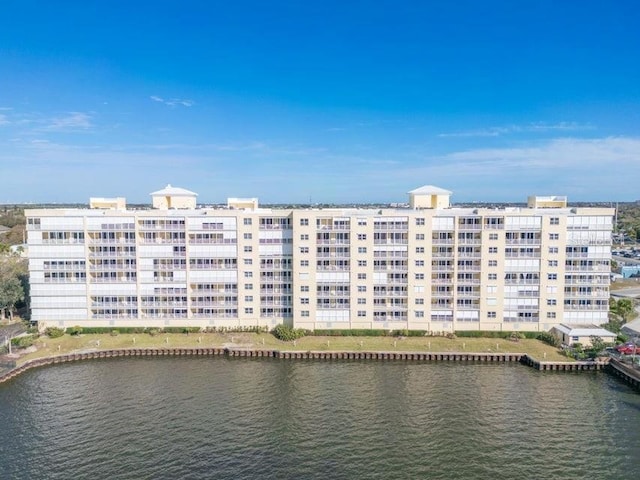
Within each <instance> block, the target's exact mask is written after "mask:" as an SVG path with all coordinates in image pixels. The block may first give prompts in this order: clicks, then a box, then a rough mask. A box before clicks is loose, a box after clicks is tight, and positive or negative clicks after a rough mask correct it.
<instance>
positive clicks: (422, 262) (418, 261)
mask: <svg viewBox="0 0 640 480" xmlns="http://www.w3.org/2000/svg"><path fill="white" fill-rule="evenodd" d="M416 267H424V260H416Z"/></svg>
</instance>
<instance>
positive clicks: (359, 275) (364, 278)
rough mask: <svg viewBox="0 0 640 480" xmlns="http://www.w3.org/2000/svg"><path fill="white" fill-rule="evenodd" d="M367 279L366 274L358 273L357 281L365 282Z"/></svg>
mask: <svg viewBox="0 0 640 480" xmlns="http://www.w3.org/2000/svg"><path fill="white" fill-rule="evenodd" d="M366 279H367V274H366V273H359V274H358V280H366Z"/></svg>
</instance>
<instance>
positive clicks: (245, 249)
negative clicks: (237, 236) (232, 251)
mask: <svg viewBox="0 0 640 480" xmlns="http://www.w3.org/2000/svg"><path fill="white" fill-rule="evenodd" d="M250 252H253V247H252V246H251V245H245V246H244V253H250Z"/></svg>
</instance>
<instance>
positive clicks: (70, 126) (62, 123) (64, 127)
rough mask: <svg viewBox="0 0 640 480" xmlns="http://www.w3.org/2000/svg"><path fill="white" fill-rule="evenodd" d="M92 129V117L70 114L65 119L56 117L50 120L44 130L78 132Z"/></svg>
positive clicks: (82, 114)
mask: <svg viewBox="0 0 640 480" xmlns="http://www.w3.org/2000/svg"><path fill="white" fill-rule="evenodd" d="M92 127H93V124H92V123H91V116H90V115H88V114H86V113H82V112H69V113H68V114H67V115H65V116H63V117H55V118H52V119H51V120H49V121H48V125H47V126H45V127H44V129H45V130H50V131H77V130H89V129H90V128H92Z"/></svg>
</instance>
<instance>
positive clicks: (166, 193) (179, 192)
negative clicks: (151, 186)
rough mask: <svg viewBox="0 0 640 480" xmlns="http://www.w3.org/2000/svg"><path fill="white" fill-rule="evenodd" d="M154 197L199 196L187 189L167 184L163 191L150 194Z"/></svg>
mask: <svg viewBox="0 0 640 480" xmlns="http://www.w3.org/2000/svg"><path fill="white" fill-rule="evenodd" d="M150 195H151V196H152V197H197V196H198V194H197V193H195V192H191V191H189V190H187V189H186V188H180V187H172V186H171V184H167V186H166V187H164V188H163V189H162V190H158V191H157V192H153V193H150Z"/></svg>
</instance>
